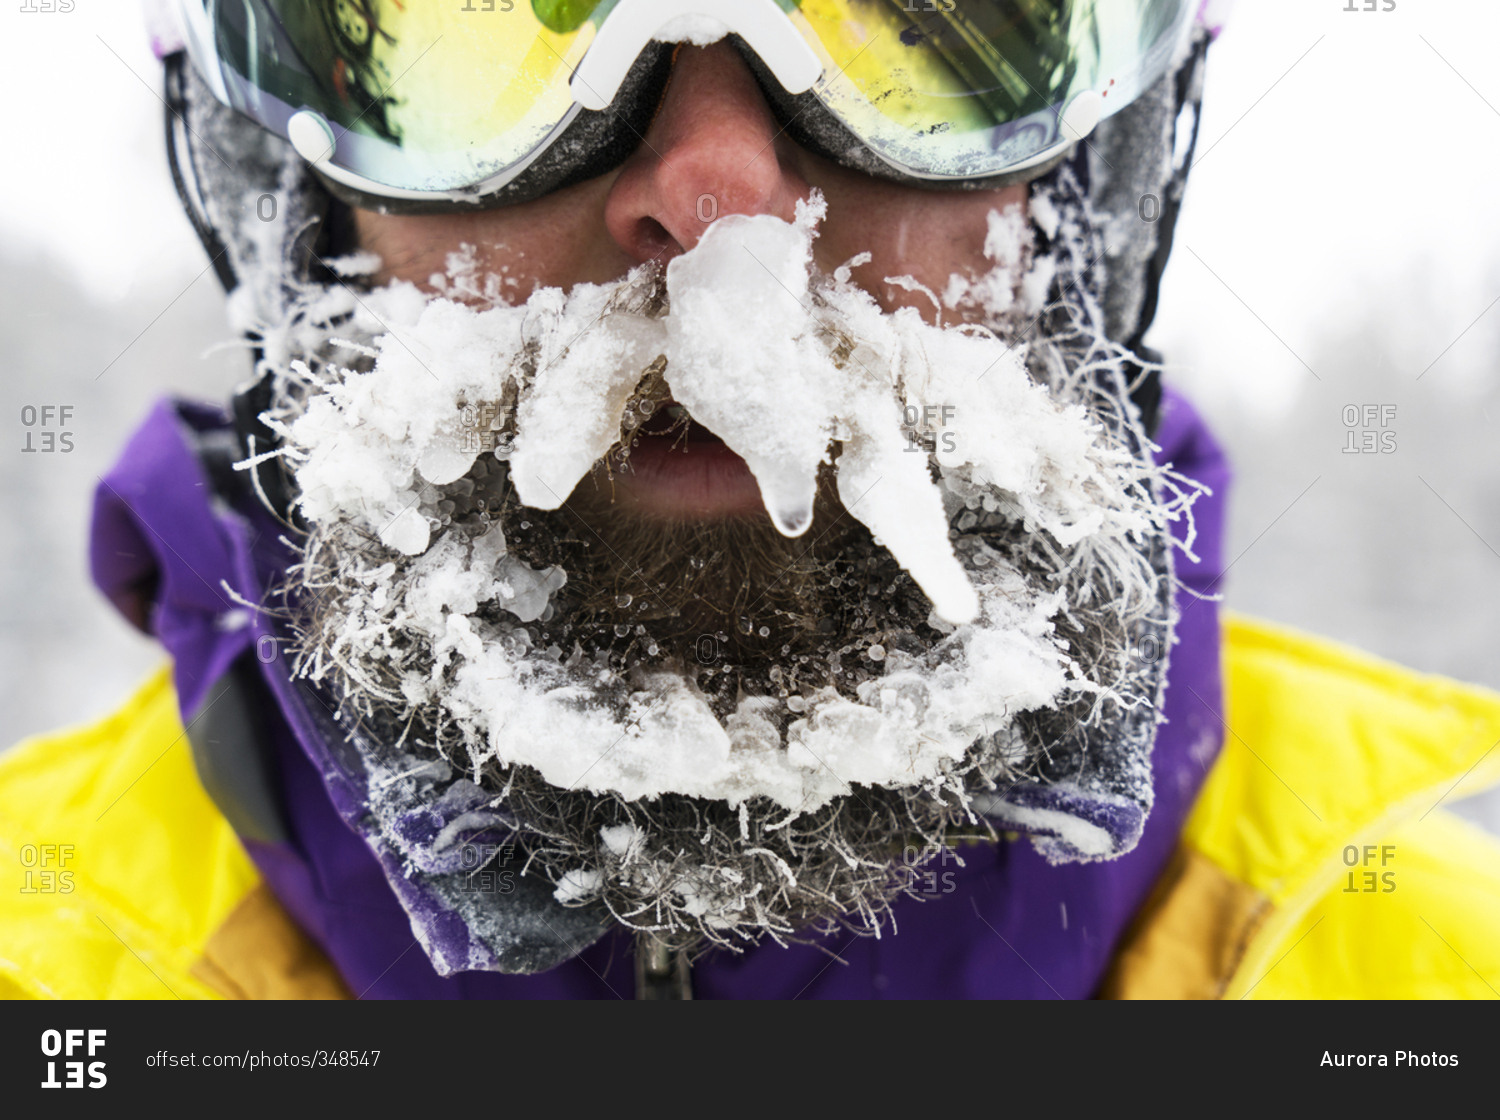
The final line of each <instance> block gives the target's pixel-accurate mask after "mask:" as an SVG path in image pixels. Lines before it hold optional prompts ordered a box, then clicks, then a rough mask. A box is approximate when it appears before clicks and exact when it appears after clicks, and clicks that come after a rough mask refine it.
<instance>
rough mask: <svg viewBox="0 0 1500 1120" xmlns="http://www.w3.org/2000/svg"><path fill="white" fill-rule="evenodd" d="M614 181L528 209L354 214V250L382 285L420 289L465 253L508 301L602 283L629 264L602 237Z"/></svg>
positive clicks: (567, 191)
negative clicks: (497, 281) (376, 268)
mask: <svg viewBox="0 0 1500 1120" xmlns="http://www.w3.org/2000/svg"><path fill="white" fill-rule="evenodd" d="M612 179H613V175H609V176H603V177H601V178H599V179H594V180H591V181H589V182H587V183H579V184H577V185H576V186H572V187H567V188H564V189H563V190H560V191H554V192H553V193H552V194H549V195H546V196H544V197H543V198H540V199H536V200H534V201H532V202H524V203H520V204H517V205H515V206H505V207H498V208H496V209H493V210H475V211H472V212H469V213H462V212H461V213H455V214H432V215H396V214H376V213H374V212H372V211H368V210H356V211H355V212H354V218H355V229H356V231H357V233H358V236H359V244H360V248H362V249H365V250H368V251H369V252H372V253H375V254H376V255H377V256H379V257H380V259H381V264H382V268H381V271H380V273H379V279H380V281H381V282H382V283H384V282H388V281H391V280H405V281H408V282H410V283H412V284H415V285H417V286H418V287H420V288H423V289H429V288H430V280H431V278H432V276H433V275H434V274H435V273H437V274H441V273H445V272H446V271H447V270H448V258H449V256H450V255H451V254H454V253H459V252H461V251H464V249H465V247H466V246H468V247H472V250H473V254H474V259H475V263H476V265H477V267H478V271H479V273H480V275H487V274H491V273H493V274H495V275H497V276H499V277H501V278H502V283H503V284H504V293H505V295H506V297H507V298H511V299H521V300H524V299H526V298H527V297H529V296H530V295H531V294H532V292H534V291H535V290H536V289H537V288H541V287H560V288H563V289H568V288H571V287H572V286H573V285H575V284H580V283H595V284H601V283H606V282H608V281H610V280H614V279H617V278H618V277H620V276H621V275H623V274H624V273H625V272H626V271H627V270H628V269H629V267H630V265H631V264H632V263H634V262H633V261H631V260H630V258H628V257H627V256H626V255H625V253H624V252H623V251H622V250H621V249H620V248H619V246H618V245H616V244H615V243H614V241H613V240H612V239H611V238H610V237H609V233H608V230H606V229H605V226H604V199H605V197H606V196H607V194H608V190H609V182H610V181H611V180H612Z"/></svg>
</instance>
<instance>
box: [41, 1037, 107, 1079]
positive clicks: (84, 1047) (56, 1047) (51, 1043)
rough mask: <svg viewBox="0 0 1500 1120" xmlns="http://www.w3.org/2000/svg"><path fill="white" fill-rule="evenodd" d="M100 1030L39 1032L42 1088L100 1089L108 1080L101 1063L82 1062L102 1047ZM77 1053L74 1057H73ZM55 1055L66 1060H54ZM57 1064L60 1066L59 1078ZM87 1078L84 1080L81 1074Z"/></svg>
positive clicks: (97, 1054)
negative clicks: (43, 1075)
mask: <svg viewBox="0 0 1500 1120" xmlns="http://www.w3.org/2000/svg"><path fill="white" fill-rule="evenodd" d="M105 1034H106V1032H105V1031H103V1030H88V1031H82V1030H65V1031H51V1030H49V1031H43V1032H42V1055H43V1057H46V1058H47V1059H49V1060H48V1062H47V1079H46V1080H45V1081H43V1082H42V1088H43V1089H102V1088H104V1086H105V1085H106V1084H108V1083H109V1078H108V1077H106V1076H105V1074H104V1062H103V1061H96V1062H85V1061H84V1059H85V1058H97V1057H98V1056H99V1051H101V1050H103V1049H104V1036H105ZM75 1055H76V1057H75ZM58 1058H64V1059H67V1060H65V1061H61V1062H59V1061H57V1060H56V1059H58ZM58 1066H62V1076H63V1079H62V1080H61V1081H59V1080H58V1078H57V1074H58V1069H57V1067H58ZM85 1076H87V1077H88V1081H87V1082H85V1081H84V1077H85Z"/></svg>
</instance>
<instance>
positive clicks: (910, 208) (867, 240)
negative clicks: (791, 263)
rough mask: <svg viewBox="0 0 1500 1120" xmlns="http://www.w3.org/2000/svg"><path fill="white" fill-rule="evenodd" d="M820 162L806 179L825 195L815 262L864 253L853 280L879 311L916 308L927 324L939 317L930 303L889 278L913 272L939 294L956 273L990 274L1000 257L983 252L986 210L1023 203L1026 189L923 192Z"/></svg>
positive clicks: (837, 261)
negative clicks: (825, 209) (866, 259)
mask: <svg viewBox="0 0 1500 1120" xmlns="http://www.w3.org/2000/svg"><path fill="white" fill-rule="evenodd" d="M819 164H820V166H819V167H818V168H817V169H816V175H817V177H816V178H814V179H812V180H811V181H812V182H813V183H814V185H815V186H818V187H819V188H820V189H821V190H822V191H823V193H824V195H825V196H826V197H827V199H828V218H827V220H826V221H825V222H824V224H823V229H822V234H821V236H820V237H819V238H818V241H817V242H816V253H817V257H818V264H819V265H820V266H821V267H823V268H827V269H833V268H836V267H838V266H839V265H841V264H843V263H844V262H845V261H847V260H849V258H851V257H853V256H855V255H856V254H858V253H862V252H868V253H869V254H870V255H871V259H870V263H868V264H865V265H861V266H860V267H858V268H856V269H854V270H853V272H852V276H853V278H854V280H855V281H856V282H857V283H858V284H859V285H860V286H861V287H862V288H864V289H865V290H866V291H868V292H870V293H871V294H872V295H873V296H874V297H875V299H876V301H877V302H878V303H879V304H880V305H881V307H882V308H883V309H884V310H886V311H893V310H895V309H896V308H898V307H914V308H916V309H917V310H918V311H920V312H921V313H922V315H923V317H924V318H926V319H927V320H928V321H929V322H931V321H933V320H934V318H935V315H936V311H935V309H934V307H933V305H932V301H931V300H930V299H928V298H927V296H926V295H925V294H923V293H922V292H920V291H909V290H907V289H905V288H902V287H900V286H899V285H895V284H890V283H888V282H887V278H888V277H910V278H911V279H912V280H915V281H916V282H917V283H919V284H921V285H924V286H925V287H927V288H929V289H930V290H931V291H933V292H934V293H936V294H937V295H938V296H939V297H941V295H942V292H943V289H944V288H945V287H947V284H948V278H949V277H950V276H952V275H953V274H955V273H957V274H959V275H961V276H963V277H965V278H966V279H972V278H974V277H976V276H979V275H982V274H983V273H986V272H988V271H989V270H990V269H991V268H993V267H994V265H995V263H998V262H992V261H990V260H988V259H987V258H986V257H985V255H984V242H985V236H986V234H987V233H988V231H989V215H990V213H991V212H992V211H997V210H998V211H1002V212H1003V211H1005V210H1006V209H1008V208H1010V207H1024V206H1025V205H1026V202H1027V199H1028V197H1029V194H1030V188H1029V187H1027V186H1026V185H1025V184H1020V185H1016V186H1011V187H1003V188H1001V189H1000V190H994V191H956V190H955V191H936V190H923V189H921V188H918V187H907V186H902V185H900V184H896V183H887V182H883V181H880V180H875V179H871V178H868V177H866V176H856V175H854V174H853V173H851V172H848V171H845V170H844V169H842V168H838V167H835V166H833V165H831V164H827V163H824V162H823V161H819ZM820 180H821V181H820ZM948 317H951V313H948Z"/></svg>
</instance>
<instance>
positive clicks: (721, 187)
mask: <svg viewBox="0 0 1500 1120" xmlns="http://www.w3.org/2000/svg"><path fill="white" fill-rule="evenodd" d="M778 141H779V142H780V143H781V144H782V145H785V144H786V143H787V141H786V140H785V138H784V137H783V135H782V129H781V127H780V126H779V125H777V123H776V119H775V117H774V116H773V115H772V114H771V110H770V107H769V106H768V105H767V104H766V100H765V98H764V97H763V96H762V94H761V92H760V87H759V86H758V85H757V84H756V82H755V78H754V77H753V76H752V75H751V73H750V69H749V67H747V66H746V65H745V62H744V60H743V59H742V58H740V56H739V53H738V52H737V51H735V50H734V48H732V47H731V46H729V44H727V43H724V42H719V43H714V44H712V45H710V46H708V47H689V46H683V47H681V48H679V49H678V52H677V56H676V59H675V60H674V62H673V65H672V74H671V77H670V79H669V80H668V83H667V89H666V92H665V93H664V95H663V97H662V102H661V105H660V106H659V107H658V109H657V112H656V116H655V117H654V118H653V119H652V121H651V125H650V127H649V128H648V129H647V130H646V135H645V136H644V137H643V138H642V142H641V144H640V146H639V147H638V148H637V149H636V151H635V152H634V153H633V154H632V155H631V156H630V158H629V159H628V160H626V161H625V164H624V166H623V167H622V168H621V169H620V173H619V174H618V175H617V176H616V178H615V181H614V183H613V185H612V186H611V188H610V192H609V196H608V198H607V199H606V200H605V207H604V222H605V225H606V226H607V227H608V229H609V233H610V236H611V237H613V238H614V240H615V241H616V242H617V243H618V244H619V245H620V247H621V248H623V249H624V250H625V252H627V253H628V254H630V255H631V256H632V257H634V258H635V259H636V260H638V261H648V260H658V261H661V262H663V263H665V262H666V261H668V260H670V259H672V258H673V257H675V256H677V255H679V254H681V253H684V252H686V251H687V250H689V249H691V248H692V247H693V246H694V245H696V244H697V243H698V239H699V238H701V237H702V236H703V233H704V231H705V230H706V229H707V228H708V226H709V224H710V223H711V222H713V221H714V220H715V219H717V218H719V217H722V216H724V215H725V214H774V215H775V216H776V217H778V218H781V219H783V220H785V221H791V220H792V219H793V218H794V217H795V207H796V204H797V200H798V199H801V198H805V197H806V196H807V194H808V192H809V189H810V188H809V187H808V184H807V182H806V181H805V180H804V179H802V177H801V176H800V175H799V174H797V172H796V171H794V170H792V169H791V168H790V167H788V166H786V165H785V164H784V163H783V162H782V161H781V160H780V159H779V158H778V156H777V147H778Z"/></svg>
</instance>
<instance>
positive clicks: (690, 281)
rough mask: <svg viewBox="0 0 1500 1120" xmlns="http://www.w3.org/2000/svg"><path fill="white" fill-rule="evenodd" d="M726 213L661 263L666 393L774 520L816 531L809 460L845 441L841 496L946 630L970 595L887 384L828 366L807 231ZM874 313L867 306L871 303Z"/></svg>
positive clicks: (867, 373) (854, 362) (856, 363)
mask: <svg viewBox="0 0 1500 1120" xmlns="http://www.w3.org/2000/svg"><path fill="white" fill-rule="evenodd" d="M821 215H822V207H821V206H816V207H815V206H805V205H799V208H798V221H797V222H796V223H795V224H791V225H789V224H787V223H786V222H782V221H779V220H778V219H776V218H773V217H769V216H764V215H762V216H756V217H746V216H743V215H729V216H727V217H725V218H722V219H720V220H719V221H718V222H717V223H715V224H714V225H713V226H711V227H710V228H709V230H708V232H707V233H706V234H705V235H704V237H703V239H702V240H701V241H700V242H699V243H698V245H697V246H696V247H695V248H694V250H693V251H692V252H691V253H688V254H685V255H683V256H681V257H678V258H677V259H676V260H674V261H672V263H671V264H670V265H668V266H667V294H668V298H669V300H670V303H671V308H672V311H671V314H670V315H669V316H668V318H667V320H666V328H667V337H668V349H667V380H668V382H669V383H670V384H671V386H672V391H673V395H674V396H675V398H676V399H677V400H678V401H679V402H680V403H681V404H682V405H684V406H685V407H686V408H687V410H688V411H689V412H690V413H692V414H693V416H695V417H697V418H698V419H699V420H701V421H702V422H703V423H704V424H705V425H706V426H707V427H708V428H710V429H711V430H712V431H713V432H714V433H715V434H717V435H718V436H719V438H720V439H722V440H723V441H724V442H725V444H727V445H728V446H729V448H730V449H731V450H733V451H735V452H736V453H737V454H739V455H740V457H741V458H743V459H744V460H745V462H746V463H747V464H748V465H749V467H750V471H751V473H752V474H753V475H754V476H755V480H756V482H757V483H758V484H759V486H760V492H761V499H762V501H763V502H764V504H765V507H766V510H767V512H768V513H769V514H770V516H771V521H772V523H773V524H774V525H775V526H776V528H777V529H778V530H779V531H780V532H781V533H783V534H785V535H786V536H789V537H795V536H798V535H799V534H801V533H803V532H805V531H806V530H807V527H808V526H809V525H810V524H811V523H812V505H813V496H814V492H815V490H816V488H817V476H818V466H819V464H820V463H822V462H825V461H826V460H827V459H828V455H829V442H830V440H832V439H834V438H839V439H841V440H842V443H843V449H842V452H841V454H840V457H839V461H838V489H839V498H840V501H842V503H843V504H844V507H845V508H846V509H847V510H848V512H849V514H850V515H851V516H852V517H854V518H855V519H857V520H858V521H860V522H862V523H863V524H864V525H865V526H866V528H868V529H869V530H870V531H871V532H872V533H873V534H874V535H875V537H876V538H877V539H878V540H879V541H880V543H882V544H883V545H884V546H885V547H886V548H887V549H889V550H890V552H891V554H892V555H893V556H894V557H895V558H896V560H897V562H898V563H900V564H901V566H902V567H904V568H905V569H906V570H907V571H908V572H909V573H910V574H911V576H912V578H913V579H914V580H916V582H917V584H918V585H919V586H920V587H921V588H922V590H923V592H925V593H926V595H927V597H928V598H929V599H930V600H932V604H933V607H934V609H935V610H936V611H937V613H938V615H939V616H940V617H941V618H943V619H944V620H945V621H947V622H950V623H953V624H962V623H966V622H971V621H973V620H974V618H975V617H976V616H977V614H978V611H979V600H978V596H977V595H976V594H975V591H974V588H973V585H972V584H971V583H970V582H969V578H968V576H967V575H965V573H964V570H963V568H962V566H961V565H960V564H959V562H958V559H957V558H956V557H955V556H954V554H953V547H952V545H951V544H950V543H949V540H948V520H947V517H946V516H945V514H944V511H943V503H942V496H941V494H940V493H939V491H938V489H937V487H936V486H934V485H933V483H932V480H931V478H930V477H929V476H928V471H927V457H926V455H912V454H907V452H908V451H909V450H910V449H911V448H910V444H909V441H908V440H907V439H906V437H905V435H904V434H903V431H902V416H901V409H900V405H899V404H898V402H897V399H896V392H895V384H894V382H893V379H892V378H891V377H890V376H889V375H888V374H882V373H881V372H879V371H880V369H881V367H880V366H878V365H877V366H874V367H871V366H868V365H866V364H864V363H863V362H862V361H861V360H860V357H859V355H858V353H857V352H856V353H854V354H850V355H848V356H847V358H846V359H845V360H844V361H843V362H838V361H835V358H834V353H833V350H834V347H835V346H836V345H837V344H838V342H839V336H838V332H837V330H836V329H833V328H832V327H831V325H829V324H826V323H825V322H823V321H822V320H820V317H819V315H818V313H817V310H816V308H815V306H814V302H813V297H812V292H811V287H810V285H811V267H812V224H813V222H814V221H815V220H816V219H817V218H819V217H821ZM870 310H872V311H873V310H876V309H875V308H874V307H873V305H872V306H871V308H870Z"/></svg>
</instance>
